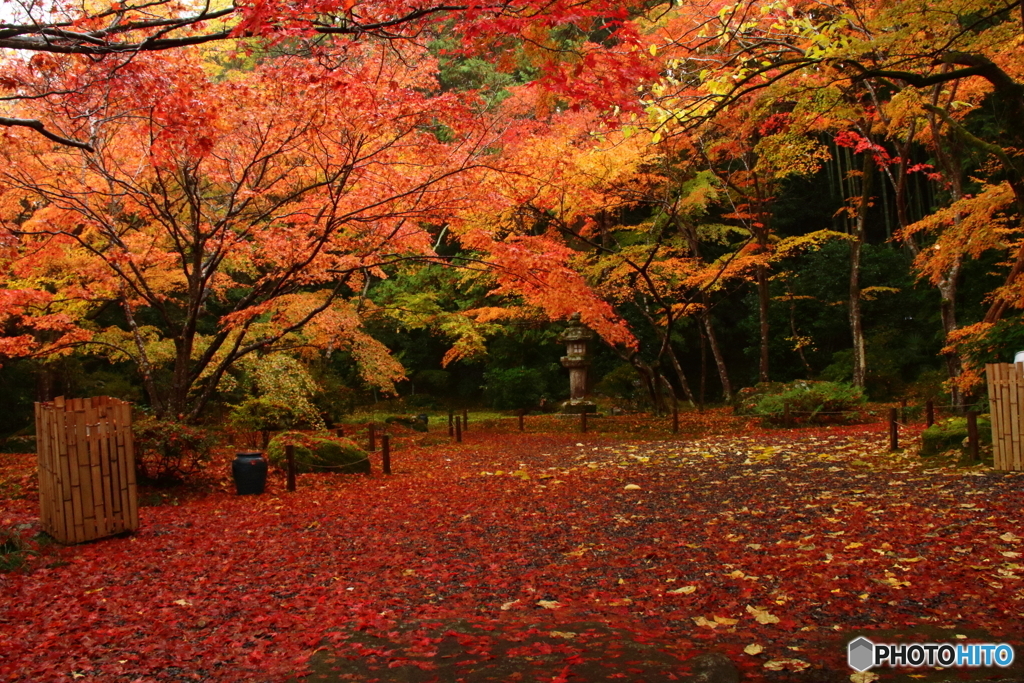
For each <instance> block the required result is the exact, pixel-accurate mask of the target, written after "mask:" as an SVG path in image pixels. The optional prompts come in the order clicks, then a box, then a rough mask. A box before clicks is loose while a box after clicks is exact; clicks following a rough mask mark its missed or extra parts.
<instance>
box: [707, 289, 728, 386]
mask: <svg viewBox="0 0 1024 683" xmlns="http://www.w3.org/2000/svg"><path fill="white" fill-rule="evenodd" d="M705 298H706V295H705ZM701 318H702V319H703V323H704V331H705V333H706V335H707V338H708V346H709V347H710V348H711V357H712V358H713V359H714V360H715V367H716V368H717V369H718V379H719V380H720V381H721V382H722V398H723V399H724V400H725V402H726V403H730V402H731V401H732V382H731V381H729V369H728V368H727V367H726V365H725V356H723V355H722V348H721V347H720V346H719V345H718V335H717V334H716V333H715V326H714V325H713V324H712V323H711V314H710V313H708V312H707V310H706V309H705V311H704V313H703V314H702V315H701Z"/></svg>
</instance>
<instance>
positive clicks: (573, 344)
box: [558, 313, 597, 413]
mask: <svg viewBox="0 0 1024 683" xmlns="http://www.w3.org/2000/svg"><path fill="white" fill-rule="evenodd" d="M593 338H594V333H593V332H591V331H590V330H588V329H587V328H586V327H584V325H583V323H581V322H580V314H579V313H573V314H572V315H571V316H569V326H568V327H566V328H565V331H564V332H562V334H560V335H558V343H560V344H565V348H566V355H564V356H562V367H565V368H568V369H569V400H568V401H566V402H565V403H563V404H562V412H563V413H596V412H597V405H596V404H594V403H591V402H590V401H588V400H586V397H587V368H588V367H589V366H590V358H589V357H588V355H587V342H589V341H590V340H591V339H593Z"/></svg>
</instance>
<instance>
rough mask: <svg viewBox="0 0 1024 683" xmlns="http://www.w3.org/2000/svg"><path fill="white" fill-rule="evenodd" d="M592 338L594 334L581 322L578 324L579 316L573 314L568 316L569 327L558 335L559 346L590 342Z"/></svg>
mask: <svg viewBox="0 0 1024 683" xmlns="http://www.w3.org/2000/svg"><path fill="white" fill-rule="evenodd" d="M593 338H594V333H593V332H591V331H590V330H589V329H588V328H587V327H586V326H585V325H584V324H583V323H582V322H580V314H579V313H573V314H572V315H570V316H569V326H568V327H566V328H565V330H563V331H562V333H561V334H560V335H558V339H557V340H556V341H558V343H559V344H566V343H568V342H574V341H584V342H585V341H590V340H591V339H593Z"/></svg>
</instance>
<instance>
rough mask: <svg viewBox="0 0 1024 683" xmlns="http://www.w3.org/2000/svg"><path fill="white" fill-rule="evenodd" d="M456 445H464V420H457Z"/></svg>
mask: <svg viewBox="0 0 1024 683" xmlns="http://www.w3.org/2000/svg"><path fill="white" fill-rule="evenodd" d="M455 443H462V420H459V419H456V420H455Z"/></svg>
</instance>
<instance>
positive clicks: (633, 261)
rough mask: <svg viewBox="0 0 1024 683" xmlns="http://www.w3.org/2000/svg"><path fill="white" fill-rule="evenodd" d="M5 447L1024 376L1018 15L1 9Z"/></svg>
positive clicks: (572, 6)
mask: <svg viewBox="0 0 1024 683" xmlns="http://www.w3.org/2000/svg"><path fill="white" fill-rule="evenodd" d="M0 21H2V22H3V23H0V49H2V50H3V54H2V62H0V95H2V96H0V135H2V136H3V142H2V148H0V263H2V267H0V335H2V336H0V359H2V366H0V396H2V398H0V402H2V405H3V408H4V409H3V410H0V435H3V436H7V435H11V434H15V433H18V432H19V431H25V430H26V429H29V427H28V425H29V424H30V422H31V414H32V413H31V410H32V402H33V401H36V400H47V399H49V398H52V397H53V396H56V395H60V394H65V395H69V396H89V395H111V396H115V397H119V398H124V399H128V400H131V401H133V402H134V403H136V404H137V405H139V406H140V407H142V408H143V409H144V410H145V411H146V412H148V413H150V414H151V415H153V416H154V418H155V419H158V420H161V421H172V422H186V423H193V424H213V423H217V422H220V421H222V420H224V419H225V418H231V419H235V420H244V419H248V420H250V421H253V420H256V421H259V420H263V421H265V422H266V421H274V420H276V421H278V422H281V423H282V424H284V423H287V424H285V426H298V425H300V424H307V425H317V424H319V423H321V422H322V421H325V420H326V421H328V422H330V421H335V420H340V419H342V418H343V417H344V415H345V414H346V413H348V412H351V411H352V410H353V409H354V408H355V407H357V406H360V405H365V404H368V403H373V402H376V401H378V400H382V399H383V398H385V397H388V396H394V395H397V396H400V397H402V399H403V402H404V406H405V407H406V408H409V409H412V410H415V411H419V410H426V409H436V408H439V407H441V406H447V405H459V406H463V405H480V404H482V403H487V404H489V405H491V406H493V407H495V408H498V409H515V408H531V407H535V406H536V405H538V403H539V402H540V400H541V399H542V398H549V399H551V400H557V399H560V398H565V397H566V394H567V390H568V383H567V381H566V379H565V377H564V375H563V373H564V370H562V369H561V367H560V366H559V365H558V359H559V357H560V356H561V355H562V354H563V353H564V349H563V348H562V346H560V345H559V344H557V343H556V337H557V335H558V334H559V332H560V331H561V330H562V329H564V326H565V320H566V319H567V318H568V317H569V316H570V315H571V314H572V313H574V312H577V311H578V312H580V313H581V314H582V317H583V322H584V323H586V324H587V325H588V326H589V327H591V328H592V329H593V330H594V331H595V332H596V333H597V334H598V335H599V337H600V341H599V342H598V343H595V344H592V345H591V347H592V351H593V353H594V355H593V366H592V367H593V371H592V373H591V378H592V381H593V382H594V390H595V391H596V392H597V393H599V394H601V395H603V396H605V397H608V398H609V399H610V400H611V401H613V402H617V403H618V404H620V405H621V406H622V407H624V408H643V409H651V408H653V409H663V408H665V407H666V406H667V405H668V402H669V401H671V399H672V397H678V398H679V400H682V401H689V402H690V403H691V404H703V403H705V402H712V401H729V400H731V399H733V397H734V396H735V394H736V392H737V390H738V389H739V388H740V387H745V386H750V385H753V384H755V383H758V382H766V381H790V380H793V379H800V378H802V379H824V380H831V381H839V382H849V383H852V384H853V385H854V386H857V387H862V388H864V389H866V391H867V392H868V394H869V395H870V396H871V397H873V398H876V399H888V398H893V397H901V396H908V395H916V396H919V397H921V398H939V397H941V398H942V399H943V400H946V401H947V402H949V403H950V404H952V405H954V406H956V405H963V404H965V403H969V402H971V401H973V400H974V395H975V394H976V393H977V392H979V389H980V381H981V375H980V374H979V373H980V372H981V370H982V368H983V364H984V363H985V362H991V361H993V360H1000V361H1007V360H1009V359H1010V358H1011V357H1012V354H1013V353H1014V352H1015V351H1017V350H1018V349H1021V348H1024V326H1021V325H1020V316H1021V309H1022V308H1024V296H1022V294H1024V291H1022V283H1021V277H1020V276H1021V273H1022V271H1024V241H1022V239H1021V238H1022V232H1021V219H1022V218H1024V159H1022V157H1021V152H1022V146H1024V85H1022V82H1024V81H1022V78H1024V73H1022V71H1024V60H1022V59H1021V57H1020V54H1021V50H1020V46H1021V42H1022V40H1024V6H1022V4H1021V3H1020V2H992V1H987V0H954V1H952V2H944V3H941V7H940V3H924V2H903V1H890V2H852V1H851V2H801V1H785V0H747V1H742V2H738V3H727V2H673V3H658V2H654V1H652V2H646V3H635V4H626V5H622V4H620V3H617V2H615V3H612V2H605V1H604V0H583V1H582V2H566V1H560V0H556V1H555V2H536V1H534V0H523V1H522V2H507V3H494V4H487V3H482V4H480V3H472V4H469V5H464V6H463V5H459V4H457V3H453V4H443V5H441V4H438V5H431V4H429V3H426V4H424V3H407V2H401V1H396V0H361V1H359V0H356V1H353V0H338V1H335V0H323V1H317V2H313V1H304V2H293V3H284V2H277V1H276V0H254V1H252V2H244V3H238V4H229V3H223V4H219V5H218V4H203V3H200V2H169V1H164V0H150V1H148V2H143V1H141V0H129V1H128V2H118V3H111V2H104V1H100V0H96V1H95V2H60V1H58V2H51V3H35V2H17V3H15V2H8V3H5V6H4V14H3V15H0Z"/></svg>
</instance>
